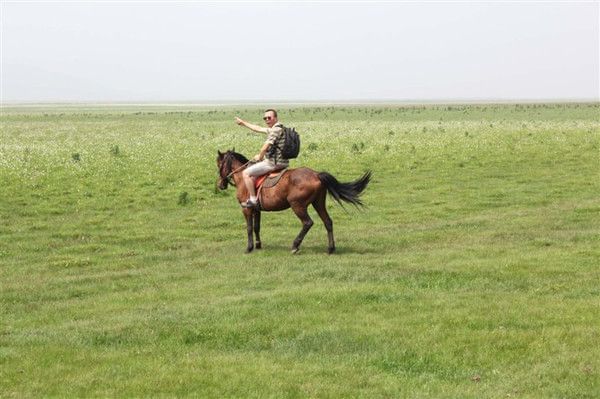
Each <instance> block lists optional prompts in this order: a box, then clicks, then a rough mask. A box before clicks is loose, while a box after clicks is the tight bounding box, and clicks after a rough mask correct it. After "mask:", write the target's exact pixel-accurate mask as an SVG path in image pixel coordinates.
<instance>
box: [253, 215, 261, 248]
mask: <svg viewBox="0 0 600 399" xmlns="http://www.w3.org/2000/svg"><path fill="white" fill-rule="evenodd" d="M254 236H255V237H256V249H261V248H262V245H261V243H260V211H259V210H256V211H254Z"/></svg>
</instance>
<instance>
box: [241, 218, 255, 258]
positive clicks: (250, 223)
mask: <svg viewBox="0 0 600 399" xmlns="http://www.w3.org/2000/svg"><path fill="white" fill-rule="evenodd" d="M243 212H244V217H245V218H246V232H247V233H248V246H247V247H246V253H250V252H252V250H253V249H254V237H253V236H252V230H253V225H254V223H253V222H254V217H253V216H254V215H253V212H252V209H244V211H243Z"/></svg>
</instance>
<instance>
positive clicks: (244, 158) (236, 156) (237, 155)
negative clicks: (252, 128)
mask: <svg viewBox="0 0 600 399" xmlns="http://www.w3.org/2000/svg"><path fill="white" fill-rule="evenodd" d="M229 153H231V155H233V157H234V158H235V159H237V160H238V161H240V162H241V163H246V162H248V158H246V157H245V156H243V155H242V154H240V153H239V152H235V151H231V150H230V151H229Z"/></svg>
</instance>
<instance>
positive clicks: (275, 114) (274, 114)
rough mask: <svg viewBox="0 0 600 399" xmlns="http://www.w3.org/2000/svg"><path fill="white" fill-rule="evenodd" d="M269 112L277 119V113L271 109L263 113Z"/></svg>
mask: <svg viewBox="0 0 600 399" xmlns="http://www.w3.org/2000/svg"><path fill="white" fill-rule="evenodd" d="M269 111H270V112H272V113H273V116H275V118H277V111H275V110H274V109H272V108H269V109H266V110H265V112H269Z"/></svg>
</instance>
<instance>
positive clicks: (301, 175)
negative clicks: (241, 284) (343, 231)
mask: <svg viewBox="0 0 600 399" xmlns="http://www.w3.org/2000/svg"><path fill="white" fill-rule="evenodd" d="M217 154H218V155H217V167H218V169H219V178H218V188H219V189H220V190H225V189H227V185H228V184H231V185H233V186H235V187H236V194H237V200H238V202H239V203H240V204H241V203H242V202H243V201H246V200H247V199H248V190H247V188H246V185H245V184H244V181H243V177H242V174H241V172H242V171H243V170H244V169H245V168H246V167H247V166H248V164H249V163H250V161H248V159H247V158H246V157H245V156H243V155H242V154H239V153H237V152H235V151H234V150H227V151H226V152H224V153H221V151H217ZM282 173H283V175H282V176H281V178H280V180H279V182H278V183H277V184H276V185H275V186H273V187H270V188H265V187H263V188H261V193H260V196H259V201H260V209H252V208H242V213H243V214H244V217H245V218H246V229H247V233H248V245H247V247H246V253H250V252H252V250H254V248H256V249H261V248H262V243H261V240H260V216H261V211H267V212H273V211H282V210H285V209H288V208H292V210H293V211H294V213H295V214H296V216H297V217H298V218H299V219H300V221H301V222H302V229H301V230H300V233H299V234H298V236H297V237H296V238H295V239H294V241H293V243H292V253H293V254H295V253H297V252H298V251H299V250H300V244H301V243H302V240H304V236H306V233H308V231H309V230H310V228H311V227H312V226H313V223H314V222H313V221H312V219H311V218H310V216H309V215H308V210H307V208H308V206H309V205H312V206H313V208H314V209H315V210H316V211H317V214H318V215H319V217H320V218H321V220H322V221H323V223H324V224H325V229H326V230H327V239H328V247H327V252H328V253H329V254H331V253H333V252H334V251H335V241H334V239H333V221H332V220H331V218H330V217H329V214H328V213H327V208H326V207H325V199H326V197H327V193H329V194H330V195H331V196H332V197H333V199H334V200H335V201H336V202H338V203H339V204H340V205H341V206H342V208H343V207H344V204H343V203H342V201H344V202H347V203H350V204H352V205H354V206H356V207H357V208H358V207H362V206H363V203H362V201H361V200H360V198H359V197H360V194H361V193H362V192H363V191H364V189H365V188H366V187H367V185H368V184H369V181H370V180H371V175H372V174H371V171H367V172H366V173H365V174H364V175H363V176H362V177H360V178H359V179H357V180H355V181H353V182H351V183H340V182H339V181H338V180H337V179H336V178H335V177H333V176H332V175H331V174H329V173H327V172H320V173H318V172H315V171H314V170H312V169H309V168H297V169H287V170H284V171H283V172H282ZM253 231H254V235H255V236H256V245H255V243H254V240H253V235H252V232H253Z"/></svg>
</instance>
